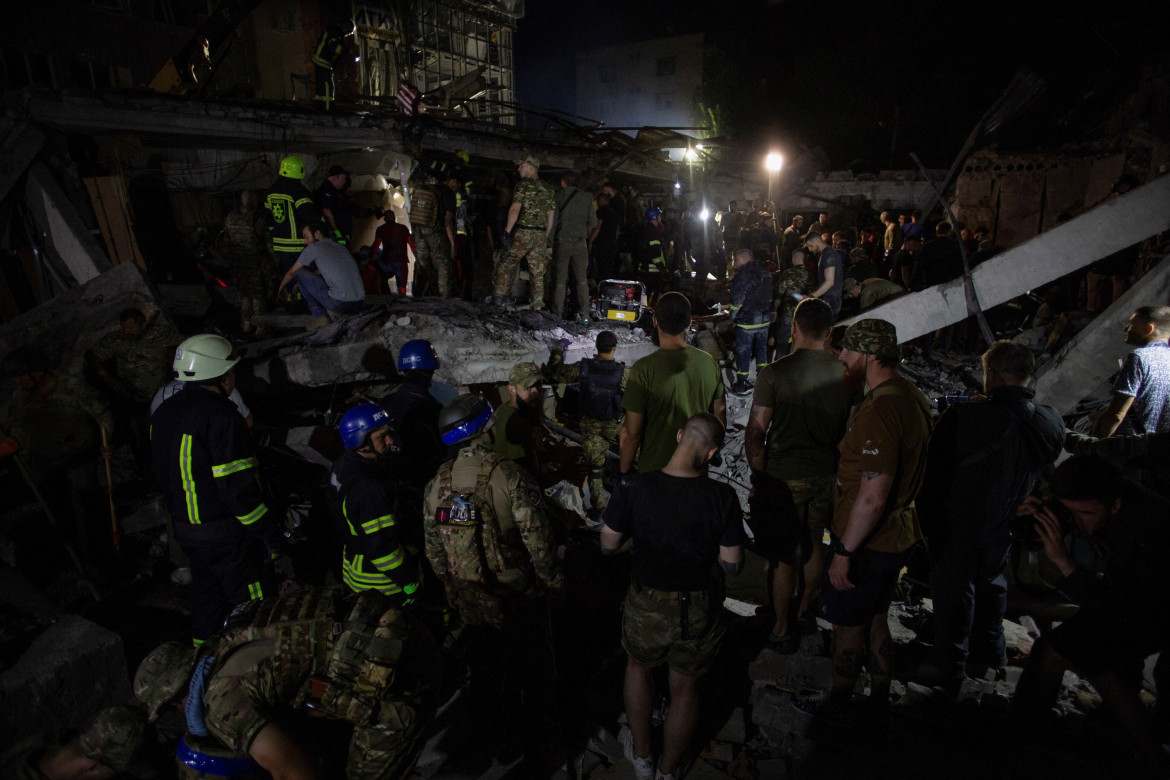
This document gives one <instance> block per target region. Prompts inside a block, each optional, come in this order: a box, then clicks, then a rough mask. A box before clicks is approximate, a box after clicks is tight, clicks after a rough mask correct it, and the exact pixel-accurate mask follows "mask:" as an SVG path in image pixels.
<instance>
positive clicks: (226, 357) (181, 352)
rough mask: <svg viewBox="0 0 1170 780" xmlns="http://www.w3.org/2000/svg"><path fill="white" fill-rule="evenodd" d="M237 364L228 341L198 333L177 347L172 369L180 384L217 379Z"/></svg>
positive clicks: (213, 335)
mask: <svg viewBox="0 0 1170 780" xmlns="http://www.w3.org/2000/svg"><path fill="white" fill-rule="evenodd" d="M239 362H240V359H239V358H238V357H236V356H235V354H234V352H233V350H232V344H231V342H230V341H228V340H227V339H225V338H224V337H223V336H217V335H215V334H214V333H200V334H199V335H198V336H192V337H191V338H189V339H187V340H186V341H184V342H183V343H182V344H180V345H179V348H178V349H176V350H175V361H174V363H173V364H172V368H174V370H175V379H178V380H179V381H180V382H205V381H208V380H211V379H218V378H219V377H221V376H223V375H224V374H226V373H227V372H228V370H229V369H230V368H231V367H232V366H234V365H235V364H236V363H239Z"/></svg>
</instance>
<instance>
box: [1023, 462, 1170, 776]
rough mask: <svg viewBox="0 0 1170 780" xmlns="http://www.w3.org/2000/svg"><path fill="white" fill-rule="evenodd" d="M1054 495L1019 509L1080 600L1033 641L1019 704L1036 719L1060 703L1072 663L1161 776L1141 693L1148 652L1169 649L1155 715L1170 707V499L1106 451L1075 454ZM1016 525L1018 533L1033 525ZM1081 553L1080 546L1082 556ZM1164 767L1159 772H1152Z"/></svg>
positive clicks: (1162, 762) (1158, 679)
mask: <svg viewBox="0 0 1170 780" xmlns="http://www.w3.org/2000/svg"><path fill="white" fill-rule="evenodd" d="M1048 490H1049V492H1050V493H1051V495H1052V498H1049V499H1046V498H1045V497H1043V496H1037V495H1032V496H1029V497H1028V498H1027V500H1026V501H1025V502H1024V504H1023V505H1022V506H1021V507H1020V510H1019V514H1020V515H1022V516H1028V515H1030V516H1031V517H1032V518H1034V520H1035V522H1034V523H1032V524H1031V526H1032V528H1033V529H1034V533H1035V534H1036V535H1037V536H1038V537H1039V544H1040V545H1042V549H1043V551H1044V554H1045V555H1046V556H1047V557H1048V559H1049V560H1050V561H1051V562H1052V563H1053V565H1055V566H1056V568H1057V569H1058V570H1059V571H1060V574H1061V575H1062V579H1061V580H1060V581H1059V582H1058V583H1057V585H1056V587H1057V588H1058V589H1059V590H1060V592H1062V593H1064V594H1065V595H1066V596H1068V597H1069V598H1071V599H1072V600H1073V601H1074V602H1075V603H1076V604H1078V605H1079V606H1080V610H1079V611H1078V612H1077V613H1076V614H1075V615H1073V616H1072V617H1071V618H1069V619H1068V620H1066V621H1064V622H1063V623H1061V624H1060V625H1059V626H1058V627H1056V628H1054V629H1052V630H1051V631H1046V632H1044V634H1043V635H1042V636H1041V637H1040V639H1039V640H1037V642H1036V644H1035V645H1034V646H1033V648H1032V653H1031V657H1030V658H1029V661H1028V665H1027V667H1026V668H1025V669H1024V674H1023V676H1022V677H1021V678H1020V682H1019V685H1018V686H1017V688H1016V695H1015V698H1014V699H1013V701H1012V703H1013V706H1014V707H1015V708H1016V710H1017V714H1018V716H1019V717H1020V719H1021V720H1022V721H1023V722H1026V723H1028V724H1029V726H1030V727H1031V726H1032V724H1034V723H1035V720H1036V719H1037V718H1042V717H1043V716H1044V715H1045V713H1047V712H1050V711H1051V708H1052V706H1053V704H1054V703H1055V702H1056V698H1057V696H1058V694H1059V693H1060V688H1061V684H1062V679H1063V676H1064V672H1065V670H1066V669H1072V670H1073V671H1075V672H1076V673H1077V674H1079V675H1081V676H1082V677H1084V678H1086V679H1087V680H1088V681H1089V682H1090V683H1091V684H1092V685H1093V688H1094V689H1096V691H1097V693H1098V694H1100V696H1101V699H1102V702H1103V704H1104V706H1105V711H1106V712H1108V713H1109V714H1110V715H1111V716H1112V717H1113V718H1114V719H1115V720H1116V721H1117V722H1118V724H1119V725H1120V726H1121V727H1122V728H1123V729H1124V731H1125V732H1126V733H1127V734H1129V735H1130V737H1131V738H1132V739H1133V740H1134V742H1135V747H1136V749H1137V752H1138V755H1139V758H1140V759H1141V760H1142V761H1143V762H1144V763H1145V765H1146V766H1147V768H1150V769H1156V770H1157V772H1158V773H1159V774H1157V775H1156V776H1161V777H1165V776H1166V774H1165V772H1166V771H1167V769H1170V766H1168V762H1167V758H1166V755H1165V753H1164V752H1163V750H1162V747H1161V744H1160V743H1161V740H1160V739H1159V738H1158V735H1157V734H1158V732H1157V731H1156V728H1155V724H1154V722H1152V721H1151V718H1150V716H1149V715H1148V714H1147V712H1146V711H1145V707H1144V706H1143V705H1142V702H1141V699H1140V698H1139V696H1138V686H1139V685H1140V681H1141V674H1142V664H1143V661H1144V660H1145V659H1146V658H1147V657H1148V656H1150V655H1153V654H1154V653H1157V652H1161V653H1162V659H1163V660H1162V661H1160V662H1159V663H1158V665H1157V666H1156V667H1155V669H1154V680H1155V684H1156V686H1157V688H1158V691H1159V694H1160V695H1159V697H1158V703H1157V707H1156V709H1155V718H1156V720H1157V721H1158V722H1159V723H1160V726H1161V727H1162V728H1164V727H1165V726H1166V725H1167V722H1168V720H1170V719H1168V715H1170V696H1167V695H1166V692H1167V691H1170V673H1168V672H1170V664H1167V663H1166V661H1165V659H1166V658H1170V655H1168V653H1170V590H1168V589H1167V588H1166V583H1165V579H1166V578H1165V569H1166V561H1167V560H1168V559H1170V524H1168V523H1167V522H1166V518H1167V517H1170V502H1168V501H1167V500H1166V499H1164V498H1162V497H1160V496H1158V495H1156V494H1154V493H1152V492H1150V491H1147V490H1145V489H1144V488H1142V487H1141V486H1140V485H1138V484H1136V483H1134V482H1131V481H1129V480H1127V479H1125V478H1124V477H1123V476H1122V475H1121V472H1120V471H1118V470H1117V469H1116V468H1115V467H1113V466H1111V465H1109V464H1107V463H1105V462H1104V461H1100V460H1095V459H1093V458H1088V457H1084V456H1074V457H1072V458H1069V459H1068V460H1066V461H1065V462H1063V463H1061V464H1060V466H1058V467H1057V469H1056V471H1055V472H1054V473H1053V475H1052V478H1051V480H1050V481H1049V483H1048ZM1021 520H1025V522H1024V524H1023V526H1024V527H1023V528H1022V529H1021V530H1018V531H1016V532H1015V533H1016V534H1017V537H1018V538H1019V537H1021V536H1024V535H1025V533H1026V531H1027V526H1028V525H1029V524H1028V523H1027V522H1026V519H1025V518H1024V517H1022V518H1021ZM1072 533H1075V534H1076V535H1077V536H1078V537H1081V538H1082V539H1085V540H1086V541H1087V542H1088V545H1089V547H1090V548H1091V549H1092V551H1093V552H1094V553H1095V557H1094V559H1093V561H1092V562H1091V563H1080V562H1078V560H1077V559H1074V557H1073V555H1072V554H1071V553H1070V552H1069V548H1068V546H1067V544H1066V537H1067V536H1068V535H1069V534H1072ZM1078 558H1079V556H1078ZM1151 776H1155V775H1151Z"/></svg>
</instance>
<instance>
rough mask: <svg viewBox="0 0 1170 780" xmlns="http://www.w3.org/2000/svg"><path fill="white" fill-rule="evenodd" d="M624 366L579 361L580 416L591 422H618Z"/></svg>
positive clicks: (587, 360)
mask: <svg viewBox="0 0 1170 780" xmlns="http://www.w3.org/2000/svg"><path fill="white" fill-rule="evenodd" d="M625 371H626V364H625V363H619V362H617V361H616V360H602V359H601V358H585V359H584V360H582V361H581V415H582V416H583V417H588V418H590V419H592V420H620V419H621V417H622V376H623V375H624V374H625Z"/></svg>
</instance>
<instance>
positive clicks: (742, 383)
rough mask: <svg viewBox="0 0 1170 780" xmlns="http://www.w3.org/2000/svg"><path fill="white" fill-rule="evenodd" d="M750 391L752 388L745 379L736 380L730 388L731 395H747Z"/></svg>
mask: <svg viewBox="0 0 1170 780" xmlns="http://www.w3.org/2000/svg"><path fill="white" fill-rule="evenodd" d="M751 391H752V386H751V385H749V384H748V383H747V380H746V379H737V380H735V384H733V385H732V386H731V393H732V395H747V394H748V393H750V392H751Z"/></svg>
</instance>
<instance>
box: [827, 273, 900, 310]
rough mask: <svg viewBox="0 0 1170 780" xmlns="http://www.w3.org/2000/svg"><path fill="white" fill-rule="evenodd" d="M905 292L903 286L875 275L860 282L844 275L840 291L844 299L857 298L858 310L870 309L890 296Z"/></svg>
mask: <svg viewBox="0 0 1170 780" xmlns="http://www.w3.org/2000/svg"><path fill="white" fill-rule="evenodd" d="M905 292H906V290H905V288H903V287H900V286H899V285H896V284H894V283H893V282H891V281H888V280H886V279H881V278H879V277H876V276H875V277H871V278H869V279H865V280H864V281H860V282H859V281H858V280H856V279H853V278H850V277H845V283H844V285H843V286H842V288H841V293H842V295H844V297H845V300H851V299H853V298H857V299H858V310H859V311H865V310H866V309H872V308H873V307H874V306H877V305H878V304H879V303H884V302H885V301H888V300H890V299H891V298H897V297H898V296H899V295H903V294H904V293H905Z"/></svg>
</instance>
